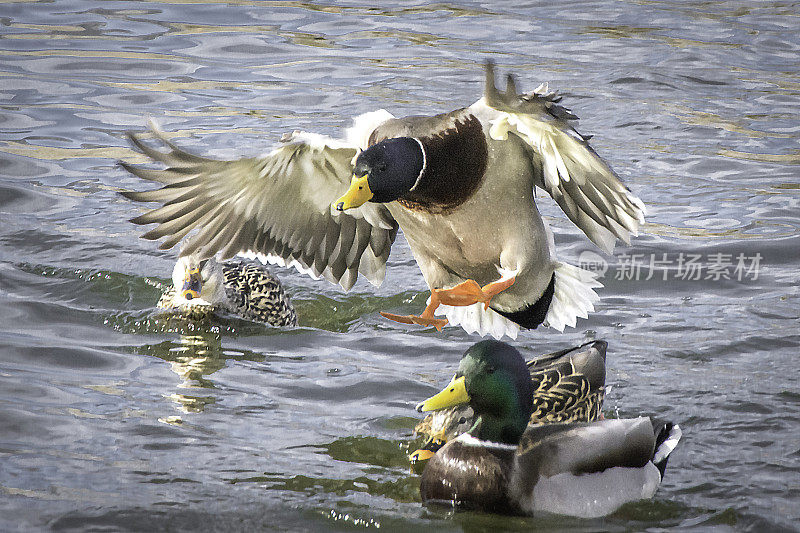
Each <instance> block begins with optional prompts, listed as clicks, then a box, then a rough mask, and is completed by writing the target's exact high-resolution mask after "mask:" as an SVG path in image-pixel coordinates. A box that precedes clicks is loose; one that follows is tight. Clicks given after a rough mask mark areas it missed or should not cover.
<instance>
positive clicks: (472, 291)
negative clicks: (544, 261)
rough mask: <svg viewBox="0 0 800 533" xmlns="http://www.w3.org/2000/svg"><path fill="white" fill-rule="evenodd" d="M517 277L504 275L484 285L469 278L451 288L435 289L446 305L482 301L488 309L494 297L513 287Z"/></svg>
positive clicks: (469, 303)
mask: <svg viewBox="0 0 800 533" xmlns="http://www.w3.org/2000/svg"><path fill="white" fill-rule="evenodd" d="M515 279H516V278H515V276H511V277H508V278H505V277H503V278H500V279H499V280H497V281H493V282H491V283H488V284H486V285H485V286H483V287H481V286H480V285H478V282H476V281H475V280H472V279H468V280H466V281H464V282H461V283H459V284H458V285H456V286H455V287H453V288H451V289H434V292H435V294H436V295H437V296H438V297H439V301H440V302H441V303H443V304H445V305H452V306H465V305H472V304H474V303H478V302H480V303H482V304H483V308H484V309H487V308H488V307H489V302H491V300H492V298H494V297H495V296H497V295H498V294H500V293H501V292H503V291H504V290H506V289H507V288H509V287H511V286H512V285H513V284H514V280H515Z"/></svg>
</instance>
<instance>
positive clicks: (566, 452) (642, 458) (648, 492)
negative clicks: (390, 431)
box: [418, 340, 681, 518]
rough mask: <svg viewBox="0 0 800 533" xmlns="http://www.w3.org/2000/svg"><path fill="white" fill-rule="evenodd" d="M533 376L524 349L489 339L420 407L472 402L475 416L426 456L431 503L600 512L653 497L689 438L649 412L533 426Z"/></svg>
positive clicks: (425, 496) (424, 492)
mask: <svg viewBox="0 0 800 533" xmlns="http://www.w3.org/2000/svg"><path fill="white" fill-rule="evenodd" d="M533 387H534V386H533V383H532V382H531V379H530V374H529V370H528V368H527V366H526V365H525V361H524V360H523V358H522V356H521V355H520V353H519V352H518V351H517V350H516V349H514V348H513V347H511V346H509V345H508V344H505V343H502V342H499V341H495V340H488V341H481V342H479V343H477V344H475V345H474V346H472V347H471V348H469V349H468V350H467V351H466V353H465V354H464V356H463V358H462V359H461V362H460V364H459V366H458V371H457V372H456V374H455V376H454V377H453V379H452V381H451V382H450V383H449V384H448V385H447V386H446V387H445V388H444V389H443V390H442V392H440V393H439V394H437V395H435V396H433V397H431V398H429V399H428V400H425V401H424V402H423V403H421V404H420V405H419V406H418V409H419V410H421V411H427V410H432V409H442V408H445V407H453V406H456V405H461V404H469V406H470V407H471V408H472V410H473V411H474V413H475V416H476V421H475V424H474V425H473V426H472V428H470V430H469V431H468V432H466V433H464V434H462V435H461V436H459V437H457V438H455V439H453V440H451V441H449V442H448V443H447V444H445V445H444V447H442V449H440V450H439V451H438V452H436V454H435V455H434V456H433V457H432V458H431V459H430V460H429V461H428V464H427V465H426V466H425V470H424V471H423V473H422V479H421V482H420V495H421V496H422V500H423V501H424V502H426V503H443V504H446V505H450V506H456V507H462V508H469V509H475V510H482V511H490V512H498V513H512V514H534V513H537V512H550V513H557V514H564V515H572V516H579V517H585V518H590V517H598V516H604V515H607V514H609V513H612V512H614V511H615V510H616V509H618V508H619V507H620V506H621V505H623V504H625V503H627V502H631V501H636V500H641V499H645V498H650V497H652V496H653V494H655V492H656V489H657V488H658V486H659V484H660V483H661V479H662V478H663V476H664V469H665V468H666V463H667V458H668V457H669V454H670V453H671V452H672V450H674V449H675V446H676V445H677V444H678V441H679V440H680V437H681V430H680V428H679V427H678V426H677V425H673V424H671V423H668V424H665V425H660V426H654V424H653V423H652V422H651V421H650V419H649V418H646V417H640V418H633V419H606V420H598V421H594V422H585V423H557V424H545V425H540V426H529V425H528V422H529V421H530V417H531V413H532V410H533V404H532V401H531V400H532V397H533Z"/></svg>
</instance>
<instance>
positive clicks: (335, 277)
mask: <svg viewBox="0 0 800 533" xmlns="http://www.w3.org/2000/svg"><path fill="white" fill-rule="evenodd" d="M494 78H495V76H494V69H493V66H492V65H491V63H487V66H486V88H485V94H484V96H483V97H482V98H481V99H480V100H478V101H477V102H475V103H474V104H472V105H471V106H469V107H465V108H461V109H457V110H455V111H452V112H449V113H444V114H441V115H436V116H428V117H422V116H411V117H406V118H401V119H398V118H394V117H393V116H392V115H391V114H390V113H388V112H387V111H385V110H381V111H376V112H372V113H367V114H364V115H361V116H359V117H357V118H356V119H355V121H354V125H353V127H352V128H350V129H349V130H348V132H347V139H346V140H344V141H339V140H334V139H331V138H328V137H324V136H321V135H316V134H311V133H305V132H295V133H293V134H290V135H286V136H284V138H283V139H282V140H283V141H284V142H283V145H282V146H280V147H278V148H275V149H274V150H272V151H271V152H269V153H268V154H266V155H264V156H261V157H252V158H246V159H238V160H233V161H222V160H214V159H208V158H205V157H200V156H197V155H194V154H191V153H188V152H186V151H184V150H182V149H180V148H178V147H177V146H175V145H174V144H172V143H171V142H169V141H168V140H167V139H166V138H165V137H164V135H163V134H160V133H158V132H155V135H156V137H157V138H158V139H159V140H160V141H161V142H162V143H163V144H164V145H166V147H167V148H168V150H167V151H160V150H156V149H154V148H151V147H149V146H147V145H146V144H145V143H144V142H143V141H142V140H141V139H140V138H139V137H137V136H136V135H133V134H131V135H130V138H131V141H132V142H133V144H134V145H135V146H136V147H138V148H139V149H140V150H142V151H143V152H144V153H145V154H147V155H148V156H150V157H151V158H152V159H153V160H155V161H157V162H160V163H163V164H165V165H166V166H167V168H166V169H164V170H153V169H145V168H142V167H134V166H131V165H128V164H125V163H122V165H123V166H124V167H125V168H126V169H127V170H129V171H130V172H132V173H133V174H135V175H137V176H139V177H141V178H144V179H148V180H152V181H156V182H159V183H162V184H165V186H164V187H163V188H161V189H157V190H150V191H144V192H133V191H127V192H124V193H123V194H124V195H125V196H127V197H128V198H130V199H132V200H136V201H142V202H153V201H154V202H161V203H162V204H163V206H162V207H160V208H158V209H154V210H152V211H149V212H147V213H145V214H143V215H141V216H139V217H137V218H134V219H133V222H135V223H138V224H150V223H157V224H158V226H157V227H156V228H154V229H152V230H150V231H148V232H147V233H145V234H144V235H143V236H144V237H145V238H148V239H159V238H162V237H166V239H165V240H164V242H163V243H162V245H161V247H162V248H170V247H172V246H174V245H175V244H176V243H178V242H179V241H181V240H182V239H183V238H184V237H186V236H187V234H188V233H189V232H190V231H192V230H193V229H198V230H199V231H197V232H196V233H195V234H194V235H193V236H191V237H190V238H189V239H188V241H187V244H186V246H185V248H184V250H183V251H182V254H197V255H198V256H199V257H200V258H206V257H210V256H211V255H214V254H215V253H217V252H221V253H222V257H223V258H228V257H232V256H233V255H235V254H237V253H240V252H247V251H250V252H253V253H256V254H262V255H264V256H266V257H267V258H268V259H270V260H271V261H274V262H278V263H280V264H286V265H293V266H295V267H297V268H298V269H299V270H300V271H301V272H305V273H308V274H311V275H312V276H315V277H324V278H326V279H328V280H329V281H332V282H334V283H338V284H339V285H341V287H342V288H344V289H345V290H349V289H350V288H351V287H352V286H353V284H354V283H355V281H356V278H357V277H358V274H359V273H361V274H363V275H364V276H366V278H367V279H368V280H369V281H370V282H372V283H373V284H375V285H378V284H380V283H381V281H382V280H383V278H384V272H385V263H386V259H387V257H388V255H389V250H390V247H391V245H392V243H393V242H394V238H395V235H396V232H397V228H398V226H399V227H400V228H402V229H403V233H404V235H405V237H406V239H407V241H408V243H409V245H410V247H411V250H412V252H413V253H414V257H415V258H416V261H417V263H418V265H419V267H420V269H421V271H422V274H423V276H424V278H425V281H426V283H427V284H428V287H429V288H430V289H431V291H432V292H431V298H430V300H429V303H428V305H427V307H426V309H425V311H424V312H423V313H422V315H421V316H400V315H394V314H390V313H384V316H386V317H388V318H391V319H393V320H397V321H400V322H404V323H409V324H411V323H414V324H422V325H434V326H436V327H437V328H439V329H441V327H442V326H443V325H445V324H446V323H448V321H449V323H450V324H453V325H458V324H460V325H461V326H462V327H463V328H464V329H465V330H466V331H467V332H470V333H472V332H477V333H479V334H481V335H486V334H491V335H492V336H494V337H495V338H500V337H502V336H503V335H509V336H511V337H516V335H517V333H518V331H519V328H520V327H523V328H535V327H537V326H538V325H539V324H542V323H544V324H545V325H547V326H551V327H553V328H555V329H557V330H559V331H563V329H564V327H565V326H572V327H574V326H575V323H576V319H577V317H584V318H585V317H586V316H587V314H588V312H590V311H593V310H594V304H595V303H596V302H597V300H598V297H597V294H596V293H595V292H594V288H596V287H600V286H601V285H600V283H598V282H597V281H596V279H595V277H594V275H593V274H592V273H591V272H589V271H586V270H583V269H580V268H577V267H574V266H571V265H568V264H566V263H562V262H560V261H558V260H557V259H556V256H555V250H554V246H553V240H552V235H551V234H550V232H549V230H548V229H547V227H546V225H545V223H544V221H543V220H542V217H541V216H540V215H539V211H538V209H537V207H536V203H535V201H534V187H539V188H541V189H543V190H545V191H546V192H548V193H549V194H550V195H551V196H552V197H553V199H554V200H555V201H556V202H557V203H558V204H559V206H561V208H562V209H563V210H564V212H565V213H566V215H567V217H569V219H570V220H572V221H573V222H574V223H575V224H576V225H577V226H578V227H579V228H580V229H581V230H582V231H583V232H584V233H585V234H586V235H587V236H588V237H589V238H590V239H591V240H592V241H593V242H594V243H595V244H597V245H598V246H600V247H601V248H602V249H603V250H605V251H606V252H609V253H610V252H611V251H612V250H613V247H614V243H615V242H616V240H617V239H622V240H623V241H625V242H630V235H631V234H633V235H636V234H637V232H638V228H639V225H640V223H642V222H643V221H644V205H643V204H642V202H641V201H640V200H639V199H638V198H637V197H636V196H634V195H633V194H632V193H631V192H630V191H629V190H628V188H627V187H626V186H625V185H624V184H623V183H622V182H621V181H620V179H619V178H618V177H617V175H616V174H615V173H614V172H613V171H612V170H611V168H610V167H609V166H608V165H607V164H606V163H605V162H604V161H603V160H602V159H601V158H600V157H599V156H598V155H597V154H596V153H595V152H594V150H592V148H591V147H590V146H589V144H588V142H587V140H588V138H589V137H584V136H582V135H580V134H579V133H578V132H577V131H575V129H573V127H572V125H571V122H572V121H573V120H574V119H576V117H575V116H574V115H572V114H571V113H570V112H569V111H568V110H566V109H565V108H563V107H561V106H560V105H558V104H557V102H559V100H560V98H559V97H558V96H557V95H556V93H554V92H551V91H550V90H549V89H548V88H547V87H546V86H545V85H542V86H540V87H539V88H538V89H537V90H535V91H534V92H532V93H529V94H523V95H520V94H518V93H517V91H516V88H515V83H514V80H513V78H512V77H511V76H509V77H508V82H507V86H506V90H505V92H503V93H501V92H500V91H499V90H498V89H497V88H496V87H495V79H494ZM351 178H352V179H351ZM348 184H349V186H348ZM434 313H436V314H437V315H445V316H446V317H447V318H446V319H443V318H435V317H434Z"/></svg>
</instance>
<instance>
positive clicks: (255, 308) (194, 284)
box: [158, 255, 297, 326]
mask: <svg viewBox="0 0 800 533" xmlns="http://www.w3.org/2000/svg"><path fill="white" fill-rule="evenodd" d="M172 283H173V286H172V287H170V288H168V289H167V290H166V291H164V294H162V295H161V298H160V299H159V301H158V307H159V308H161V309H167V310H170V311H176V312H178V313H180V314H182V315H184V316H187V317H189V318H200V317H202V316H205V315H208V314H211V313H216V312H226V313H230V314H232V315H234V316H237V317H239V318H243V319H245V320H251V321H253V322H260V323H262V324H268V325H270V326H296V325H297V313H296V312H295V310H294V307H293V306H292V302H291V301H289V297H288V296H286V292H285V291H284V290H283V286H282V285H281V283H280V281H278V279H277V278H276V277H275V276H273V275H272V274H271V273H270V272H269V270H267V268H266V267H265V266H264V265H263V264H261V263H259V262H257V261H245V260H241V259H234V260H228V261H224V262H222V263H220V262H219V261H217V260H216V259H215V258H214V256H211V257H209V258H207V259H197V257H196V256H194V255H188V256H183V257H181V258H179V259H178V262H177V263H175V268H173V269H172Z"/></svg>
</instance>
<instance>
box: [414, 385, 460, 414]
mask: <svg viewBox="0 0 800 533" xmlns="http://www.w3.org/2000/svg"><path fill="white" fill-rule="evenodd" d="M467 402H469V394H467V387H466V385H465V384H464V376H461V377H459V378H456V377H455V376H454V377H453V379H452V380H451V381H450V383H448V384H447V387H445V388H444V389H442V391H441V392H440V393H438V394H436V395H434V396H431V397H430V398H428V399H427V400H425V401H424V402H422V403H421V404H419V405H417V411H420V412H422V411H438V410H439V409H445V408H447V407H453V406H456V405H461V404H462V403H467Z"/></svg>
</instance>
